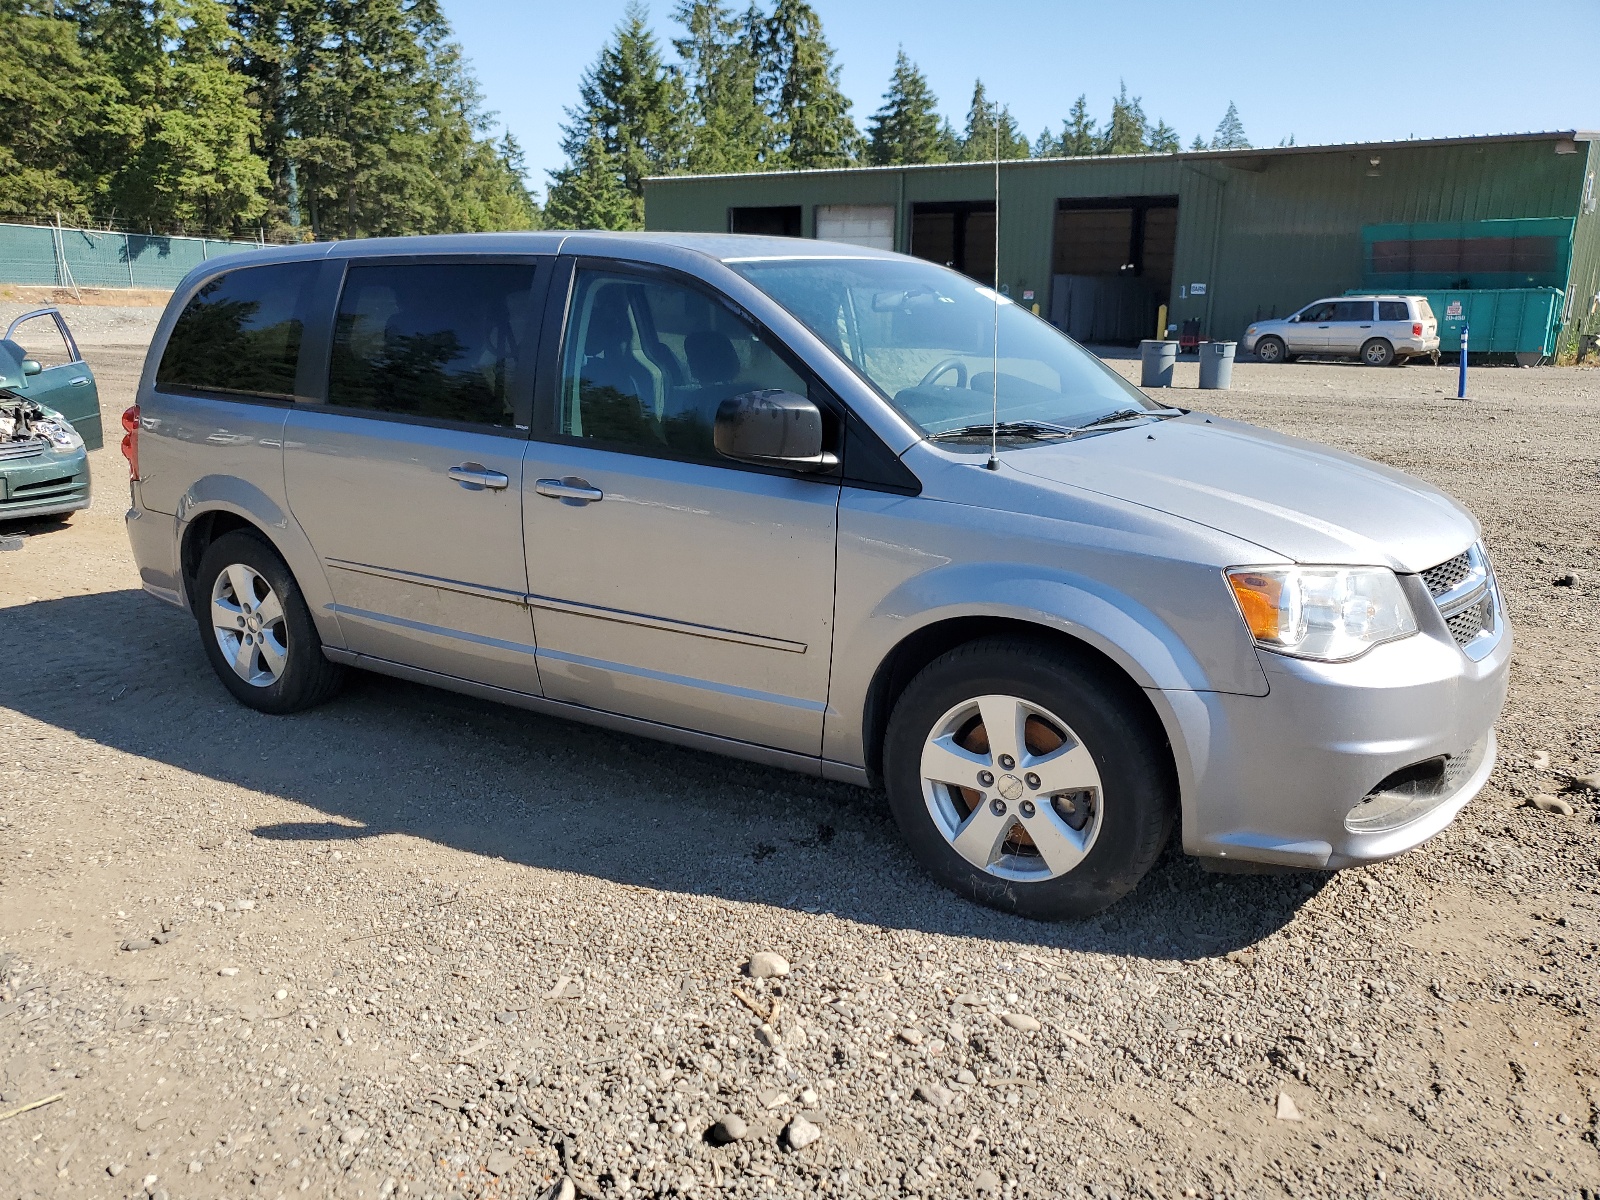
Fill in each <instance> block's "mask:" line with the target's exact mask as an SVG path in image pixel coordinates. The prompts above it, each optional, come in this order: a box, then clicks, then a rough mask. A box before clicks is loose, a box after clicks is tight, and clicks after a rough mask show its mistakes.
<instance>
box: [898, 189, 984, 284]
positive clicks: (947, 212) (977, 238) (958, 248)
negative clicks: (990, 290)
mask: <svg viewBox="0 0 1600 1200" xmlns="http://www.w3.org/2000/svg"><path fill="white" fill-rule="evenodd" d="M911 253H912V254H915V255H916V256H917V257H918V258H925V259H927V260H928V261H929V262H936V263H938V264H939V265H940V266H945V267H954V268H955V269H956V270H957V271H960V272H961V273H962V274H964V275H970V276H971V277H972V278H974V279H976V280H978V281H979V282H980V283H988V284H993V283H994V201H993V200H973V201H963V202H958V203H939V204H914V205H912V206H911Z"/></svg>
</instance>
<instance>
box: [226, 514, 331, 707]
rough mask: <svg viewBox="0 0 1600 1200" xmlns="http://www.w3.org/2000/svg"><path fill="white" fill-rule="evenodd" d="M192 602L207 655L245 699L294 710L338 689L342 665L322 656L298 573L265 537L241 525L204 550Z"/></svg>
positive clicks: (235, 692) (238, 696) (252, 703)
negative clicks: (296, 577) (240, 528)
mask: <svg viewBox="0 0 1600 1200" xmlns="http://www.w3.org/2000/svg"><path fill="white" fill-rule="evenodd" d="M194 599H195V619H196V621H197V622H198V623H199V625H200V640H201V642H202V643H203V644H204V646H205V650H206V657H207V658H209V659H210V660H211V666H212V669H213V670H215V671H216V673H217V677H218V678H219V679H221V680H222V684H223V686H224V687H226V688H227V689H228V691H230V692H232V693H233V696H234V699H236V700H238V701H239V702H240V703H242V704H245V705H247V706H249V707H250V708H254V709H256V710H258V711H260V712H265V713H274V714H282V713H292V712H299V711H300V710H301V709H306V708H311V707H312V706H314V705H317V704H321V703H322V702H323V701H324V700H327V699H329V698H330V697H331V696H332V695H333V694H334V693H335V692H336V691H338V690H339V685H340V684H341V683H342V682H343V679H344V669H343V668H342V667H340V666H338V665H337V664H336V663H332V662H329V661H328V660H327V658H325V657H324V656H323V653H322V640H321V638H319V637H318V636H317V630H316V626H315V625H314V624H313V623H312V621H311V612H310V610H309V609H308V608H307V607H306V602H305V598H304V597H303V596H302V595H301V594H300V587H299V585H298V584H297V583H296V582H295V579H294V575H293V574H292V573H291V572H290V570H289V567H288V564H286V563H285V562H284V561H283V559H282V558H280V557H279V556H278V553H277V551H276V550H274V549H273V548H272V547H271V546H269V545H268V544H267V543H266V542H265V541H264V540H262V539H261V538H260V537H258V536H256V535H255V534H253V533H247V532H244V531H243V530H240V531H236V532H234V533H229V534H226V535H224V536H223V537H220V538H218V539H217V540H216V541H215V542H213V543H212V544H211V545H210V546H209V547H207V548H206V552H205V554H204V555H203V556H201V559H200V569H199V571H198V572H197V573H196V578H195V589H194Z"/></svg>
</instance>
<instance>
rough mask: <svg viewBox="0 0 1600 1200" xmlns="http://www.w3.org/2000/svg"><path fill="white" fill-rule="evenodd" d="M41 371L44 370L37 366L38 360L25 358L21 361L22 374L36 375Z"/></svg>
mask: <svg viewBox="0 0 1600 1200" xmlns="http://www.w3.org/2000/svg"><path fill="white" fill-rule="evenodd" d="M42 370H44V368H43V367H41V366H40V365H39V360H38V359H36V358H25V359H23V360H22V373H23V374H24V375H37V374H38V373H39V372H40V371H42Z"/></svg>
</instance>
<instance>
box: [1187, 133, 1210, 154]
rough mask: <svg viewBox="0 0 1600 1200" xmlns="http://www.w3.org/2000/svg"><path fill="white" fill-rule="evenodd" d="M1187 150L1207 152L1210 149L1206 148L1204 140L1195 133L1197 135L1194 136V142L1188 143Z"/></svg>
mask: <svg viewBox="0 0 1600 1200" xmlns="http://www.w3.org/2000/svg"><path fill="white" fill-rule="evenodd" d="M1189 149H1191V150H1207V149H1210V147H1208V146H1207V145H1206V140H1205V138H1203V137H1201V136H1200V135H1199V134H1198V133H1197V134H1195V135H1194V141H1192V142H1190V143H1189Z"/></svg>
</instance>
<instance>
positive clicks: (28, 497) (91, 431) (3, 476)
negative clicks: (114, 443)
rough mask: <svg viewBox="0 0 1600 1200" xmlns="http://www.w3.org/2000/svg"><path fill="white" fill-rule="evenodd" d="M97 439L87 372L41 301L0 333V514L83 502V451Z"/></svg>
mask: <svg viewBox="0 0 1600 1200" xmlns="http://www.w3.org/2000/svg"><path fill="white" fill-rule="evenodd" d="M103 440H104V435H103V433H102V431H101V426H100V395H99V392H98V390H97V389H96V387H95V382H94V372H92V371H91V370H89V365H88V364H87V363H85V362H84V361H83V356H82V355H81V354H79V353H78V344H77V342H76V341H74V340H73V337H72V331H71V330H70V329H69V328H67V322H66V319H65V318H64V317H62V315H61V313H60V312H59V311H57V310H56V309H53V308H41V309H38V310H36V311H34V312H30V313H24V314H23V315H22V316H20V317H18V318H17V319H16V320H14V321H12V322H11V324H10V326H9V327H8V328H7V329H6V335H5V337H4V338H3V339H0V521H11V520H16V519H19V518H22V517H47V516H50V517H59V516H62V515H64V514H66V513H71V512H76V511H77V510H78V509H80V508H88V507H89V456H88V451H90V450H98V449H99V448H100V446H101V444H102V442H103Z"/></svg>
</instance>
